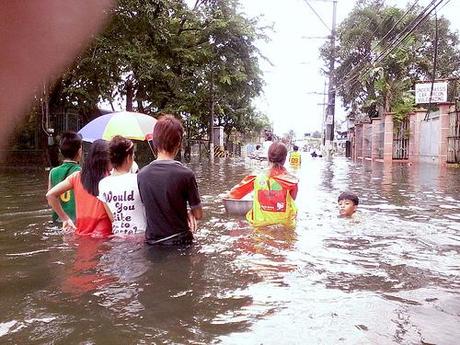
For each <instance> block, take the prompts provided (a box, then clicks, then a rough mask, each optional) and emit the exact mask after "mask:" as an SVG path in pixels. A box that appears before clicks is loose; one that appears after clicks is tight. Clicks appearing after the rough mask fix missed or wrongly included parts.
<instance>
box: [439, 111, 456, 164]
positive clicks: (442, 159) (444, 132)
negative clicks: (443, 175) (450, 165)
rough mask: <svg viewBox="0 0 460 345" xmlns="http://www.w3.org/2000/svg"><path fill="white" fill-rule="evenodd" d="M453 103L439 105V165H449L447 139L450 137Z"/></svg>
mask: <svg viewBox="0 0 460 345" xmlns="http://www.w3.org/2000/svg"><path fill="white" fill-rule="evenodd" d="M452 105H453V103H450V102H447V103H439V104H438V107H439V114H440V115H439V130H440V133H439V164H441V165H447V137H448V136H449V113H450V110H451V109H450V108H451V106H452Z"/></svg>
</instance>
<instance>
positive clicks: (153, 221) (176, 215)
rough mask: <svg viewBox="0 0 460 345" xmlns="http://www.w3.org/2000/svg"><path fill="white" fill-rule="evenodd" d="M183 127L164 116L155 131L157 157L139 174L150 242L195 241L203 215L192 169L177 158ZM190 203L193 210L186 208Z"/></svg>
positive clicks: (157, 123)
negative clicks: (199, 221) (198, 221)
mask: <svg viewBox="0 0 460 345" xmlns="http://www.w3.org/2000/svg"><path fill="white" fill-rule="evenodd" d="M183 131H184V130H183V127H182V125H181V123H180V121H179V120H177V119H176V118H175V117H174V116H172V115H165V116H163V117H161V118H160V119H159V120H158V121H157V122H156V124H155V127H154V130H153V144H154V145H155V148H156V149H157V151H158V158H157V159H156V160H155V161H153V162H152V163H150V164H149V165H147V166H146V167H144V168H143V169H142V170H141V171H140V172H139V174H138V176H137V183H138V185H139V192H140V194H141V198H142V201H143V203H144V205H145V213H146V218H147V229H146V231H145V237H146V241H147V243H149V244H159V245H160V244H161V245H176V244H188V243H191V242H192V239H193V235H192V231H195V230H196V220H197V219H201V218H202V217H203V210H202V208H201V201H200V195H199V193H198V186H197V183H196V179H195V175H194V173H193V171H192V170H190V169H189V168H187V167H185V166H184V165H182V163H180V162H177V161H175V160H174V157H175V156H176V154H177V152H178V150H179V148H180V145H181V141H182V135H183ZM187 204H188V206H189V207H190V211H187Z"/></svg>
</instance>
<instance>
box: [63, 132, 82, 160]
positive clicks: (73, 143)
mask: <svg viewBox="0 0 460 345" xmlns="http://www.w3.org/2000/svg"><path fill="white" fill-rule="evenodd" d="M81 144H82V139H81V136H80V134H78V133H75V132H73V131H69V132H64V133H62V134H61V139H60V140H59V151H61V154H62V156H63V157H64V158H65V159H74V158H75V157H76V156H77V154H78V150H80V148H81Z"/></svg>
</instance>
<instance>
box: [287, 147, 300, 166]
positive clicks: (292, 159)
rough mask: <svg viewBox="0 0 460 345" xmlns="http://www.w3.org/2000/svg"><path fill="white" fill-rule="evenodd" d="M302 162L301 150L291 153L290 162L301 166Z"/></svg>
mask: <svg viewBox="0 0 460 345" xmlns="http://www.w3.org/2000/svg"><path fill="white" fill-rule="evenodd" d="M301 162H302V160H301V157H300V152H299V151H293V152H291V154H290V155H289V164H291V165H294V166H299V165H300V163H301Z"/></svg>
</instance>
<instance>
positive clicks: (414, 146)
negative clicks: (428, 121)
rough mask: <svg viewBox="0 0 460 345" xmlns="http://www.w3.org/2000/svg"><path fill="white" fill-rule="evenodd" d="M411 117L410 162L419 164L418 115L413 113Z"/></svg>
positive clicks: (410, 114)
mask: <svg viewBox="0 0 460 345" xmlns="http://www.w3.org/2000/svg"><path fill="white" fill-rule="evenodd" d="M408 116H409V132H410V134H409V161H410V162H417V161H418V156H419V153H418V151H419V146H420V143H419V135H418V133H417V113H416V112H411V113H409V114H408Z"/></svg>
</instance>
